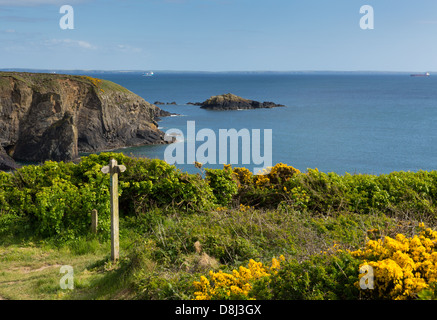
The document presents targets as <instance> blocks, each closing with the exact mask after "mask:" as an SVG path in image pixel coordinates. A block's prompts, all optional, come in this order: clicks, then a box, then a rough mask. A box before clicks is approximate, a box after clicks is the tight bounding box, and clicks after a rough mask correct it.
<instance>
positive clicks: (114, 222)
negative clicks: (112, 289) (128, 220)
mask: <svg viewBox="0 0 437 320" xmlns="http://www.w3.org/2000/svg"><path fill="white" fill-rule="evenodd" d="M124 171H126V167H125V166H123V165H120V166H119V165H117V160H115V159H111V160H110V161H109V166H106V167H103V168H102V172H103V173H109V174H110V177H111V178H110V181H111V189H110V194H111V259H112V261H114V262H115V261H117V260H118V258H119V241H120V240H119V230H118V221H119V220H118V174H119V173H121V172H124Z"/></svg>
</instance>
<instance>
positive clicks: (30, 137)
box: [0, 72, 170, 162]
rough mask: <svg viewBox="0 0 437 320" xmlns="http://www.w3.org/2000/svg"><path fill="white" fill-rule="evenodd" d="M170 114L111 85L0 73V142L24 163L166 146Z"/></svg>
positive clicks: (67, 77) (91, 80)
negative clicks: (164, 122)
mask: <svg viewBox="0 0 437 320" xmlns="http://www.w3.org/2000/svg"><path fill="white" fill-rule="evenodd" d="M168 115H170V113H167V112H166V111H163V110H161V109H160V108H158V107H157V106H155V105H152V104H150V103H148V102H146V101H145V100H144V99H143V98H141V97H139V96H137V95H136V94H134V93H132V92H130V91H129V90H127V89H126V88H123V87H121V86H119V85H117V84H115V83H113V82H110V81H106V80H100V79H95V78H90V77H86V76H71V75H59V74H40V73H16V72H0V141H1V143H2V145H3V146H4V148H5V149H6V150H8V153H9V155H10V156H11V157H12V158H13V159H15V160H22V161H34V162H39V161H45V160H56V161H68V160H73V159H75V158H77V157H78V154H79V152H97V151H104V150H110V149H116V148H121V147H127V146H140V145H146V144H166V143H168V142H166V141H165V140H164V133H163V132H162V131H160V130H158V125H157V123H156V120H157V118H158V117H163V116H168Z"/></svg>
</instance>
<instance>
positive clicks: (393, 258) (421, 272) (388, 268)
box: [352, 223, 437, 300]
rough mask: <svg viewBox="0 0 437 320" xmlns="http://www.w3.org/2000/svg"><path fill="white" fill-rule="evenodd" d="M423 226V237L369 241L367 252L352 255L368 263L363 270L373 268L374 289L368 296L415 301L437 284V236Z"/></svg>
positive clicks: (356, 252)
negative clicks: (427, 289) (367, 267)
mask: <svg viewBox="0 0 437 320" xmlns="http://www.w3.org/2000/svg"><path fill="white" fill-rule="evenodd" d="M419 226H420V228H421V232H420V234H419V235H416V236H413V237H411V238H408V237H405V236H404V235H403V234H398V235H397V236H396V237H395V238H394V239H393V238H391V237H385V238H384V239H378V240H369V241H368V242H367V244H366V246H365V248H364V249H360V250H357V251H354V252H352V255H353V256H355V257H358V258H361V259H363V260H364V261H363V263H362V264H361V266H364V265H368V266H371V267H372V268H373V271H374V289H373V290H368V291H366V292H367V293H369V294H371V295H374V297H375V298H379V299H395V300H405V299H412V298H415V297H416V296H417V294H418V293H419V292H420V291H421V290H423V289H426V288H428V287H429V285H430V284H431V283H433V282H436V281H437V232H436V231H434V230H432V229H429V228H425V226H424V224H423V223H422V224H420V225H419ZM362 276H364V274H362V275H360V278H361V277H362ZM356 285H357V286H359V284H358V282H357V283H356Z"/></svg>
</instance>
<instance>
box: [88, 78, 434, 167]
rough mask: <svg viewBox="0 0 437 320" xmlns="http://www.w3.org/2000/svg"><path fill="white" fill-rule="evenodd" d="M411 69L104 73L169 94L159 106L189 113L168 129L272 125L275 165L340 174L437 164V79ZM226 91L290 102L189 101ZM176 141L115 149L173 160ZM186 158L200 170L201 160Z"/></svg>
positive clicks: (149, 92)
mask: <svg viewBox="0 0 437 320" xmlns="http://www.w3.org/2000/svg"><path fill="white" fill-rule="evenodd" d="M154 72H155V71H154ZM409 74H410V73H409V72H395V73H391V72H378V73H376V74H372V72H367V73H364V74H361V73H360V72H352V73H351V72H341V71H340V72H336V73H335V74H331V73H330V72H324V71H320V72H316V73H313V72H306V73H303V72H302V73H299V72H294V73H293V72H291V73H287V72H281V73H276V72H211V73H209V72H206V73H201V72H187V73H184V72H163V73H160V72H158V71H156V72H155V73H154V75H153V76H152V77H144V76H142V74H141V72H133V73H124V72H112V73H111V72H107V73H106V72H102V73H101V74H99V77H100V78H102V79H106V80H110V81H113V82H115V83H118V84H120V85H122V86H124V87H126V88H127V89H129V90H130V91H132V92H134V93H136V94H138V95H139V96H141V97H142V98H144V99H145V100H146V101H148V102H150V103H154V102H156V101H160V102H162V103H164V105H159V107H160V108H161V109H163V110H166V111H169V112H172V113H176V114H179V116H176V117H165V118H162V119H161V121H160V122H159V127H160V129H161V130H162V131H164V132H165V131H167V130H169V129H178V130H181V131H182V132H183V133H184V138H186V127H187V122H188V121H192V122H193V121H194V122H195V124H196V130H201V129H211V130H213V131H214V132H216V133H217V136H218V131H219V130H220V129H227V130H229V129H236V130H241V129H248V130H254V129H259V130H261V132H262V130H269V129H271V130H272V132H273V139H272V143H273V145H272V164H273V165H274V164H276V163H279V162H282V163H286V164H288V165H291V166H293V167H295V168H297V169H299V170H301V171H304V172H305V171H306V170H307V169H308V168H318V169H319V170H321V171H324V172H336V173H338V174H345V173H351V174H355V173H362V174H384V173H390V172H393V171H419V170H434V169H435V168H436V163H437V147H435V142H436V141H437V129H436V127H435V125H434V123H435V120H437V108H436V107H437V92H436V90H435V87H436V85H437V78H434V77H432V76H430V77H417V78H416V77H410V76H409ZM89 75H92V76H96V73H95V72H90V73H89ZM225 93H233V94H235V95H238V96H241V97H243V98H246V99H252V100H257V101H272V102H275V103H278V104H283V105H285V106H286V107H284V108H273V109H258V110H244V111H209V110H203V109H201V108H200V107H199V106H193V105H187V103H189V102H202V101H205V100H206V99H208V98H209V97H211V96H214V95H220V94H225ZM169 103H175V104H173V105H170V104H169ZM261 140H262V139H261ZM184 143H185V144H186V143H187V141H186V140H185V142H184ZM199 144H202V143H200V142H198V143H197V144H196V146H198V145H199ZM166 147H167V146H165V145H158V146H142V147H134V148H124V149H119V150H115V151H116V152H123V153H124V154H126V155H133V156H136V157H149V158H158V159H164V153H165V148H166ZM239 152H241V150H240V151H239ZM241 158H242V157H241V154H239V160H240V162H239V163H233V166H235V167H243V166H244V167H248V168H249V169H251V170H252V168H254V167H256V164H254V163H249V164H247V163H241ZM217 159H218V157H217ZM217 162H218V161H217ZM228 163H229V161H228ZM176 166H177V167H178V168H180V169H181V170H183V171H187V172H190V173H195V172H199V171H198V169H197V168H195V166H194V164H193V163H188V162H185V163H184V164H176ZM205 167H210V168H222V167H223V164H222V163H216V164H208V163H207V164H205Z"/></svg>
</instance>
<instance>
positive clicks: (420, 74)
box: [411, 72, 430, 77]
mask: <svg viewBox="0 0 437 320" xmlns="http://www.w3.org/2000/svg"><path fill="white" fill-rule="evenodd" d="M411 76H412V77H429V76H430V74H429V72H426V73H419V74H412V75H411Z"/></svg>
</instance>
